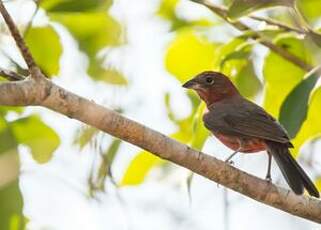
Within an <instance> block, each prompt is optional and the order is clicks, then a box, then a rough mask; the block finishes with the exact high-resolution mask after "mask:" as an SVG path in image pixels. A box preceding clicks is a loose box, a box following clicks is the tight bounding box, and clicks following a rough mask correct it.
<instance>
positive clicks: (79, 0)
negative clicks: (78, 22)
mask: <svg viewBox="0 0 321 230" xmlns="http://www.w3.org/2000/svg"><path fill="white" fill-rule="evenodd" d="M111 4H112V0H90V1H88V0H40V6H41V7H42V8H43V9H45V10H47V11H49V12H85V11H94V10H101V11H103V10H106V9H108V7H109V6H110V5H111Z"/></svg>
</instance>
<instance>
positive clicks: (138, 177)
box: [120, 151, 164, 186]
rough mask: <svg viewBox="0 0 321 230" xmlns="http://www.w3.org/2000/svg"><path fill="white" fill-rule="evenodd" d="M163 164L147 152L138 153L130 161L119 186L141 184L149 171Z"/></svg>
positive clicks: (159, 159)
mask: <svg viewBox="0 0 321 230" xmlns="http://www.w3.org/2000/svg"><path fill="white" fill-rule="evenodd" d="M163 162H164V160H162V159H161V158H159V157H157V156H155V155H152V154H151V153H149V152H147V151H142V152H140V153H138V155H137V156H136V157H135V158H134V159H133V160H132V161H131V163H130V165H129V167H128V169H127V170H126V172H125V175H124V177H123V179H122V181H121V184H120V185H121V186H124V185H138V184H141V183H142V182H143V181H144V180H145V177H146V175H147V174H148V173H149V172H150V170H151V169H152V168H154V167H155V166H157V165H160V164H161V163H163Z"/></svg>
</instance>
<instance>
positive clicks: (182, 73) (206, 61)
mask: <svg viewBox="0 0 321 230" xmlns="http://www.w3.org/2000/svg"><path fill="white" fill-rule="evenodd" d="M215 47H216V45H215V44H213V43H212V42H210V41H208V40H207V39H206V38H205V37H202V36H200V35H197V34H196V33H195V32H194V31H193V30H190V29H185V30H182V31H180V32H178V33H177V36H176V38H175V39H174V41H172V42H171V44H170V45H169V48H168V51H167V54H166V58H165V64H166V68H167V70H168V71H169V72H170V73H171V74H173V75H175V76H176V77H177V79H178V80H179V81H181V82H185V81H186V80H188V79H190V78H191V77H193V76H194V75H196V74H198V73H200V72H202V71H205V70H212V69H213V68H214V51H215Z"/></svg>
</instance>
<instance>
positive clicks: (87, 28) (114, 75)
mask: <svg viewBox="0 0 321 230" xmlns="http://www.w3.org/2000/svg"><path fill="white" fill-rule="evenodd" d="M50 16H51V18H52V19H53V20H55V21H58V22H59V23H61V24H63V25H64V26H65V27H66V28H67V29H68V30H69V31H70V32H71V34H72V35H73V36H74V37H75V38H76V40H77V41H78V43H79V46H80V49H81V50H82V51H84V52H85V53H86V54H87V56H88V58H89V67H88V74H89V75H90V76H91V77H93V79H95V80H100V81H104V82H106V83H110V84H126V83H127V81H126V79H125V78H124V77H123V75H121V74H120V73H119V72H117V71H116V70H114V69H108V68H105V67H103V59H102V58H99V57H98V52H99V51H101V50H102V49H103V48H106V47H108V46H116V45H119V44H121V42H122V41H121V27H120V25H119V24H118V23H117V22H116V21H115V20H114V19H113V18H112V17H111V16H110V15H108V14H107V13H105V12H91V13H64V14H59V13H52V14H50ZM80 25H81V26H80Z"/></svg>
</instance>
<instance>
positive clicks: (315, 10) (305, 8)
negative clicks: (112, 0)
mask: <svg viewBox="0 0 321 230" xmlns="http://www.w3.org/2000/svg"><path fill="white" fill-rule="evenodd" d="M296 6H297V8H298V9H299V11H300V12H301V14H303V15H304V17H305V18H306V19H308V20H309V21H311V22H313V21H316V20H318V19H319V18H320V17H321V10H320V1H319V0H296Z"/></svg>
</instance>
